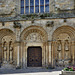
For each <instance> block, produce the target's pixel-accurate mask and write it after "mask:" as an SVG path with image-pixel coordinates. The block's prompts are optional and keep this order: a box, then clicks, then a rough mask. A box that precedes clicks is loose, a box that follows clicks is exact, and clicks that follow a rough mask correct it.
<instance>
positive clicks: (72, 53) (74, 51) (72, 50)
mask: <svg viewBox="0 0 75 75" xmlns="http://www.w3.org/2000/svg"><path fill="white" fill-rule="evenodd" d="M74 45H75V43H74V41H72V48H71V50H72V59H73V62H72V63H73V64H74V58H75V57H74V54H75V53H74V52H75V51H74V49H75V47H74Z"/></svg>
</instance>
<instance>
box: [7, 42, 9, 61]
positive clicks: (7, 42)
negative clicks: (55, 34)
mask: <svg viewBox="0 0 75 75" xmlns="http://www.w3.org/2000/svg"><path fill="white" fill-rule="evenodd" d="M7 61H9V42H7Z"/></svg>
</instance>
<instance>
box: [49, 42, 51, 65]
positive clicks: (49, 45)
mask: <svg viewBox="0 0 75 75" xmlns="http://www.w3.org/2000/svg"><path fill="white" fill-rule="evenodd" d="M48 43H49V65H51V42H48Z"/></svg>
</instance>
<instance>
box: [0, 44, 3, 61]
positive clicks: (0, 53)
mask: <svg viewBox="0 0 75 75" xmlns="http://www.w3.org/2000/svg"><path fill="white" fill-rule="evenodd" d="M2 56H3V53H2V43H0V62H2Z"/></svg>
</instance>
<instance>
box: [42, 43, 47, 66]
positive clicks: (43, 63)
mask: <svg viewBox="0 0 75 75" xmlns="http://www.w3.org/2000/svg"><path fill="white" fill-rule="evenodd" d="M45 51H46V46H45V43H43V49H42V66H43V67H45V64H46V53H45Z"/></svg>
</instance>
